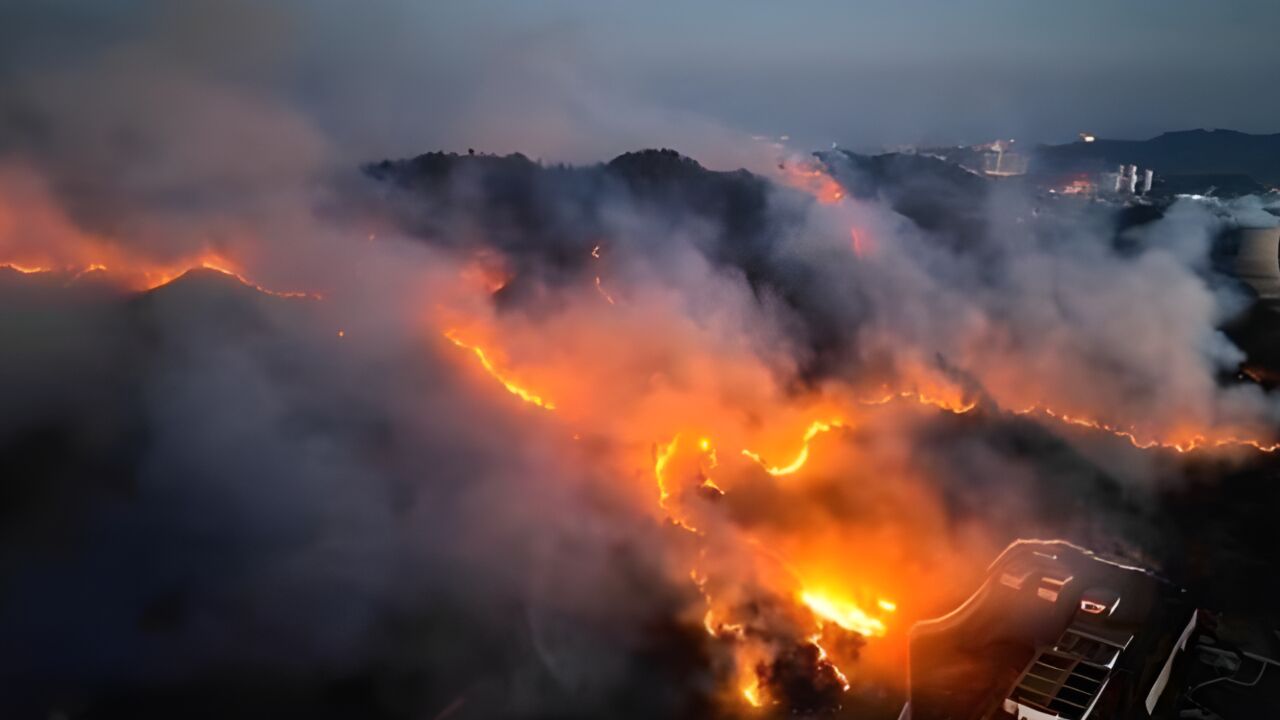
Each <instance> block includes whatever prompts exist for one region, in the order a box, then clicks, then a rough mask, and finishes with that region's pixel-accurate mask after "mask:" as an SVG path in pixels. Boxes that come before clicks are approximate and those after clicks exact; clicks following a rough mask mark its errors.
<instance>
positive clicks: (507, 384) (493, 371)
mask: <svg viewBox="0 0 1280 720" xmlns="http://www.w3.org/2000/svg"><path fill="white" fill-rule="evenodd" d="M444 336H445V337H446V338H448V340H449V342H451V343H453V344H454V345H457V346H458V347H460V348H462V349H463V350H470V351H471V352H472V353H473V354H474V355H475V356H476V359H477V360H479V361H480V366H481V367H483V368H484V370H485V372H487V373H489V375H490V376H492V377H493V379H494V380H497V381H498V382H499V383H501V384H502V386H503V387H504V388H506V389H507V392H509V393H511V394H512V395H515V396H516V397H518V398H520V399H521V400H523V401H525V402H527V403H529V404H530V405H537V406H538V407H540V408H543V409H545V410H555V409H556V406H555V403H552V402H551V401H550V400H546V399H544V398H542V397H541V396H539V395H537V394H535V393H533V392H530V391H529V390H526V389H525V388H523V387H521V386H520V385H517V384H516V383H515V382H514V381H513V380H511V379H510V378H508V377H507V376H506V375H504V374H503V373H502V372H501V371H499V370H498V368H497V366H496V365H494V364H493V361H492V360H490V359H489V356H488V355H487V354H486V353H485V351H484V349H483V348H481V347H479V346H478V345H469V344H467V343H465V342H463V341H462V340H461V339H459V337H458V334H457V331H456V330H448V331H446V332H445V334H444Z"/></svg>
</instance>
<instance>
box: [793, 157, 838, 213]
mask: <svg viewBox="0 0 1280 720" xmlns="http://www.w3.org/2000/svg"><path fill="white" fill-rule="evenodd" d="M778 169H779V170H780V175H779V178H780V179H781V180H782V182H783V183H785V184H786V185H789V186H791V187H793V188H795V189H797V190H801V191H803V192H806V193H808V194H810V195H812V196H813V197H814V198H815V199H816V200H817V201H818V202H820V203H822V204H824V205H832V204H834V203H838V202H840V201H841V200H843V199H844V197H845V192H844V188H843V187H841V186H840V183H838V182H836V179H835V178H833V177H831V174H830V173H828V172H827V171H826V168H824V167H823V166H822V164H821V163H819V162H818V161H817V160H816V159H809V158H806V159H803V160H800V161H796V162H784V163H780V164H779V166H778Z"/></svg>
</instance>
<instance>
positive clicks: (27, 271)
mask: <svg viewBox="0 0 1280 720" xmlns="http://www.w3.org/2000/svg"><path fill="white" fill-rule="evenodd" d="M0 268H6V269H8V270H14V271H17V272H20V273H22V274H23V275H34V274H36V273H46V272H52V270H51V269H50V268H47V267H40V266H38V265H19V264H18V263H11V262H10V263H3V264H0Z"/></svg>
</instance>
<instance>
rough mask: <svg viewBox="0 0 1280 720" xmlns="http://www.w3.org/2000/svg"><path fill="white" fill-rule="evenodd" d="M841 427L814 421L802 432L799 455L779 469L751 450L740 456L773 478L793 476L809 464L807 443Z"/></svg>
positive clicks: (835, 423)
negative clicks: (748, 459) (749, 459)
mask: <svg viewBox="0 0 1280 720" xmlns="http://www.w3.org/2000/svg"><path fill="white" fill-rule="evenodd" d="M843 427H845V425H844V423H842V422H840V421H838V420H832V421H830V422H823V421H821V420H815V421H814V422H813V423H811V424H810V425H809V428H808V429H807V430H805V431H804V439H803V440H802V441H801V447H800V453H799V454H798V455H796V457H795V459H794V460H792V461H791V462H790V463H788V464H786V465H783V466H781V467H778V466H770V465H769V464H768V463H766V462H765V461H764V459H763V458H761V457H760V455H759V454H758V453H755V452H752V451H751V450H746V449H744V450H743V451H742V454H743V455H744V456H746V457H749V458H751V459H752V460H753V461H755V463H756V464H757V465H759V466H760V467H762V468H764V471H765V472H767V473H769V474H770V475H772V476H774V477H782V476H784V475H793V474H795V473H796V472H797V471H799V470H800V468H802V467H804V465H805V463H807V462H809V443H811V442H813V439H814V438H816V437H817V436H818V435H820V434H822V433H825V432H830V431H832V430H834V429H836V428H843Z"/></svg>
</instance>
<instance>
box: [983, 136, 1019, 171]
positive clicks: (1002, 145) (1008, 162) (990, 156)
mask: <svg viewBox="0 0 1280 720" xmlns="http://www.w3.org/2000/svg"><path fill="white" fill-rule="evenodd" d="M986 148H987V151H986V152H985V153H983V156H982V160H983V166H982V172H983V173H984V174H986V175H994V176H997V177H1007V176H1012V175H1025V174H1026V173H1027V167H1028V166H1029V165H1030V158H1029V157H1027V156H1026V155H1023V154H1022V153H1018V152H1014V150H1013V140H1009V141H1008V142H1005V141H1004V140H997V141H995V142H993V143H990V144H989V145H987V146H986Z"/></svg>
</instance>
